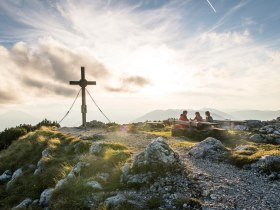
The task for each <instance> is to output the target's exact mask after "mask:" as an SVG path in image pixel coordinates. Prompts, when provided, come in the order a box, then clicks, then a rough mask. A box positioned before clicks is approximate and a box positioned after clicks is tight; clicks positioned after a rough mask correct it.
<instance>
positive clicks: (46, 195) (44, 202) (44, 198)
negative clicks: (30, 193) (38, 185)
mask: <svg viewBox="0 0 280 210" xmlns="http://www.w3.org/2000/svg"><path fill="white" fill-rule="evenodd" d="M53 191H54V189H52V188H49V189H45V190H44V191H43V192H42V193H41V196H40V200H39V204H40V206H42V207H47V206H48V205H49V203H50V200H51V197H52V194H53Z"/></svg>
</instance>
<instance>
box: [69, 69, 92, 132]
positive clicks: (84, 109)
mask: <svg viewBox="0 0 280 210" xmlns="http://www.w3.org/2000/svg"><path fill="white" fill-rule="evenodd" d="M69 84H70V85H79V86H80V87H81V88H82V107H81V111H82V121H83V127H84V128H85V127H86V123H87V118H86V114H87V105H86V86H87V85H96V82H95V81H87V80H86V78H85V67H83V66H82V67H81V79H80V81H70V82H69Z"/></svg>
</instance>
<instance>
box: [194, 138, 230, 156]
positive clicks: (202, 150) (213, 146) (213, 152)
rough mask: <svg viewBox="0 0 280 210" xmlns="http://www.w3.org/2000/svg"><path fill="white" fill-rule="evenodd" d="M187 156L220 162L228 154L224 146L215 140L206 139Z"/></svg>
mask: <svg viewBox="0 0 280 210" xmlns="http://www.w3.org/2000/svg"><path fill="white" fill-rule="evenodd" d="M189 154H190V155H191V156H193V157H195V158H206V159H211V160H221V159H224V158H225V157H226V155H228V154H229V151H228V150H227V149H226V148H225V146H224V145H223V144H222V143H221V142H220V141H219V140H217V139H215V138H212V137H208V138H206V139H205V140H203V141H202V142H200V143H198V144H197V145H195V146H194V147H193V148H192V149H191V150H190V151H189Z"/></svg>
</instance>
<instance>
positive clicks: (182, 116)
mask: <svg viewBox="0 0 280 210" xmlns="http://www.w3.org/2000/svg"><path fill="white" fill-rule="evenodd" d="M187 114H188V111H186V110H184V111H183V114H181V115H180V117H179V120H182V121H189V119H188V117H187ZM176 126H178V127H180V128H187V127H188V126H187V125H184V124H176Z"/></svg>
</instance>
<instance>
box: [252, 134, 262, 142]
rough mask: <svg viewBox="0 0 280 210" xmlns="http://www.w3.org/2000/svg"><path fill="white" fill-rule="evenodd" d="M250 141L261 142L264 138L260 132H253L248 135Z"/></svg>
mask: <svg viewBox="0 0 280 210" xmlns="http://www.w3.org/2000/svg"><path fill="white" fill-rule="evenodd" d="M249 139H250V141H253V142H256V143H262V142H265V139H264V138H263V137H262V136H261V135H260V134H254V135H252V136H250V138H249Z"/></svg>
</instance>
